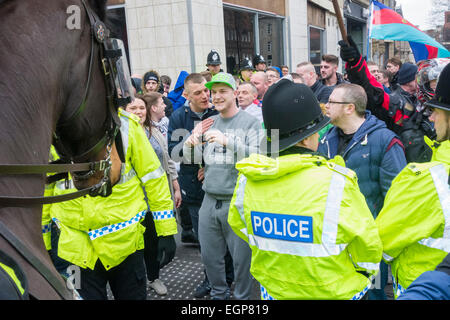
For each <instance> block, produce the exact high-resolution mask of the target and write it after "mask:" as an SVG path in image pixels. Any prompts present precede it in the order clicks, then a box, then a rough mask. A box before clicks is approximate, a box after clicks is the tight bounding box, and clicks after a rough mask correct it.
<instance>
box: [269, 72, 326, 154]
mask: <svg viewBox="0 0 450 320" xmlns="http://www.w3.org/2000/svg"><path fill="white" fill-rule="evenodd" d="M262 105H263V108H262V114H263V120H264V127H265V128H266V129H267V150H273V149H272V145H273V147H274V148H275V146H276V143H277V142H276V141H274V139H279V141H278V144H279V147H278V151H283V150H285V149H287V148H289V147H292V146H293V145H295V144H297V143H298V142H300V141H302V140H304V139H306V138H307V137H309V136H311V135H313V134H314V133H316V132H318V131H319V130H320V129H322V128H323V127H325V126H326V125H327V124H328V123H329V122H330V119H329V118H328V117H327V116H325V115H324V114H323V113H322V109H321V108H320V105H319V102H318V101H317V98H316V96H315V95H314V93H313V92H312V90H311V89H310V88H309V87H308V86H306V85H304V84H299V83H294V82H292V81H291V80H288V79H281V80H280V81H278V82H277V83H275V84H273V85H272V86H270V88H269V90H267V92H266V94H265V95H264V99H263V103H262ZM276 129H278V130H279V135H278V137H277V135H272V132H271V130H276ZM265 144H266V142H265V141H263V143H262V146H263V145H265Z"/></svg>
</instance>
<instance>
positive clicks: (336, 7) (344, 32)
mask: <svg viewBox="0 0 450 320" xmlns="http://www.w3.org/2000/svg"><path fill="white" fill-rule="evenodd" d="M331 2H333V7H334V13H335V14H336V18H337V21H338V25H339V29H340V30H341V35H342V40H344V41H345V42H347V43H348V40H347V30H346V29H345V24H344V19H343V18H342V13H341V8H339V4H338V2H337V0H331Z"/></svg>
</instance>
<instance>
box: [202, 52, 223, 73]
mask: <svg viewBox="0 0 450 320" xmlns="http://www.w3.org/2000/svg"><path fill="white" fill-rule="evenodd" d="M221 64H222V62H221V61H220V55H219V53H218V52H217V51H216V50H214V49H213V50H211V51H210V52H209V53H208V57H207V58H206V67H207V68H208V71H209V72H210V73H211V77H212V76H214V75H215V74H218V73H219V72H223V70H222V69H221V68H220V65H221Z"/></svg>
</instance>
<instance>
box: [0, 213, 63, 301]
mask: <svg viewBox="0 0 450 320" xmlns="http://www.w3.org/2000/svg"><path fill="white" fill-rule="evenodd" d="M0 235H2V237H3V238H5V240H7V241H8V242H9V244H11V246H13V248H14V249H16V250H17V252H19V253H20V254H21V255H22V257H24V258H25V260H27V262H28V263H29V264H30V265H31V266H32V267H33V268H34V269H35V270H36V271H37V272H39V274H40V275H41V276H43V277H44V278H45V279H46V280H47V281H48V283H49V284H50V285H51V286H52V288H53V289H55V291H56V293H57V294H58V295H59V296H60V297H61V298H62V299H63V300H68V299H71V296H70V294H69V290H68V289H67V288H66V287H64V285H63V282H62V278H59V277H57V276H55V274H54V273H53V272H52V271H51V270H50V269H49V268H48V267H47V266H46V265H45V264H43V263H42V262H41V261H40V260H39V259H38V258H37V257H36V256H35V255H34V254H33V253H32V252H31V251H30V249H29V248H28V247H27V246H26V245H25V244H24V243H23V242H22V241H21V240H20V239H19V238H17V237H16V236H15V235H14V234H13V233H12V232H11V231H9V230H8V228H7V227H6V225H5V224H4V223H3V222H1V221H0Z"/></svg>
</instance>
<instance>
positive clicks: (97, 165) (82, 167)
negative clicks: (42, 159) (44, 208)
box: [0, 160, 108, 208]
mask: <svg viewBox="0 0 450 320" xmlns="http://www.w3.org/2000/svg"><path fill="white" fill-rule="evenodd" d="M107 165H108V162H107V161H104V160H101V161H96V162H90V163H70V164H57V163H53V164H42V165H39V164H38V165H34V164H33V165H27V164H11V165H9V164H5V165H0V175H2V174H4V175H9V174H45V173H49V172H52V173H64V172H68V171H72V172H78V171H88V170H96V171H101V170H104V169H105V166H107ZM52 177H58V175H54V176H50V177H48V178H50V180H52V179H51V178H52ZM96 188H98V185H95V186H93V187H90V188H86V189H82V190H79V191H76V192H72V193H68V194H63V195H58V196H51V197H11V196H0V208H4V207H32V206H40V205H43V204H50V203H56V202H63V201H69V200H73V199H76V198H79V197H82V196H85V195H87V194H89V193H90V192H92V191H94V190H95V189H96Z"/></svg>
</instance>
